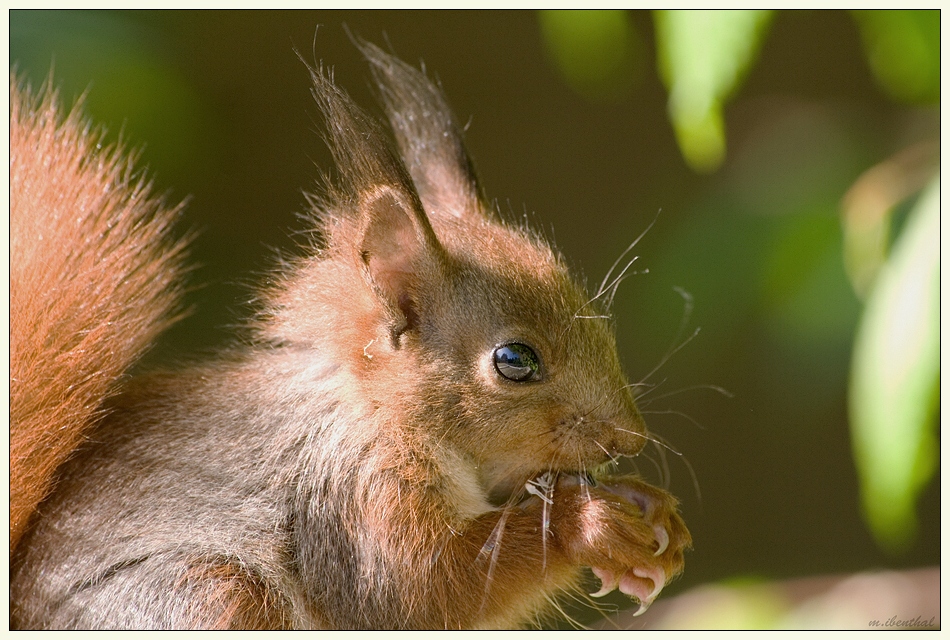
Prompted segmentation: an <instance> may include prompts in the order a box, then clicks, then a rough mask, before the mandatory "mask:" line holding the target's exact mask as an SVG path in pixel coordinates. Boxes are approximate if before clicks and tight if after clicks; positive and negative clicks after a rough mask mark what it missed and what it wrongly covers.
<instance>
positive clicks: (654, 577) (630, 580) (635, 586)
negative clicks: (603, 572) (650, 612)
mask: <svg viewBox="0 0 950 640" xmlns="http://www.w3.org/2000/svg"><path fill="white" fill-rule="evenodd" d="M637 578H645V579H647V580H650V581H651V582H652V583H653V591H651V592H650V593H646V592H645V590H644V583H643V582H642V581H641V580H637ZM665 585H666V572H665V571H664V570H663V569H662V568H661V567H655V568H654V569H631V570H629V571H627V572H626V573H625V574H623V577H621V579H620V585H619V586H620V591H621V593H625V594H627V595H628V596H633V597H634V598H636V599H637V601H639V603H640V608H639V609H637V611H636V613H634V614H633V615H634V616H640V615H643V614H644V613H646V610H647V609H648V608H649V607H650V605H651V604H653V601H654V600H656V597H657V596H658V595H660V592H661V591H662V590H663V587H664V586H665Z"/></svg>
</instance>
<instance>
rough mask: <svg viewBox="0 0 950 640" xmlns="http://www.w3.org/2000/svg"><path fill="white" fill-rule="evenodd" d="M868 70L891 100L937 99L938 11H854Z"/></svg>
mask: <svg viewBox="0 0 950 640" xmlns="http://www.w3.org/2000/svg"><path fill="white" fill-rule="evenodd" d="M853 14H854V18H855V20H856V21H857V23H858V26H859V27H860V28H861V37H862V39H863V41H864V47H865V50H866V51H867V55H868V61H869V62H870V64H871V69H872V70H873V71H874V74H875V76H876V77H877V79H878V81H879V82H880V84H881V86H882V87H883V88H884V89H885V90H886V91H888V92H889V93H890V94H891V95H892V96H894V97H895V98H897V99H899V100H906V101H908V102H923V103H933V102H937V101H938V100H939V99H940V11H938V10H919V9H918V10H913V9H909V10H891V11H881V10H861V11H854V12H853Z"/></svg>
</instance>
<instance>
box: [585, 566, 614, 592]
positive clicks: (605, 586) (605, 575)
mask: <svg viewBox="0 0 950 640" xmlns="http://www.w3.org/2000/svg"><path fill="white" fill-rule="evenodd" d="M591 570H592V571H593V572H594V575H595V576H597V577H598V578H600V590H599V591H597V592H596V593H592V594H590V597H591V598H602V597H603V596H605V595H607V594H608V593H610V592H611V591H613V590H614V589H616V588H617V586H618V585H619V584H620V578H619V577H618V576H617V575H616V574H615V573H614V572H613V571H609V570H607V569H598V568H597V567H591Z"/></svg>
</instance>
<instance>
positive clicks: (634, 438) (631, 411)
mask: <svg viewBox="0 0 950 640" xmlns="http://www.w3.org/2000/svg"><path fill="white" fill-rule="evenodd" d="M611 423H612V426H613V429H614V433H613V440H612V441H613V445H614V447H613V448H614V451H615V452H616V454H617V455H619V456H625V457H628V458H632V457H633V456H635V455H637V454H639V453H640V452H641V451H642V450H643V447H645V446H646V443H647V437H646V433H647V426H646V423H645V422H644V421H643V416H642V415H640V410H639V409H637V405H636V404H635V403H634V402H633V399H632V398H631V399H630V400H629V402H625V403H624V406H623V409H622V410H621V411H620V412H619V415H618V416H617V417H616V418H615V419H614V420H612V421H611Z"/></svg>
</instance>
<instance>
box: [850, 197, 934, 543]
mask: <svg viewBox="0 0 950 640" xmlns="http://www.w3.org/2000/svg"><path fill="white" fill-rule="evenodd" d="M939 296H940V188H939V181H938V180H934V181H933V182H932V183H931V184H930V185H929V186H928V187H927V189H926V190H925V192H924V193H923V195H922V196H921V197H920V199H919V200H918V202H917V203H916V205H915V206H914V208H913V210H912V211H911V213H910V214H909V217H908V220H907V223H906V225H905V228H904V230H903V232H902V234H901V236H900V237H899V238H898V240H897V242H896V243H895V245H894V249H893V251H892V253H891V255H890V257H889V258H888V260H887V262H885V264H884V266H883V267H882V268H881V271H880V272H879V274H878V277H877V279H876V280H875V282H874V285H873V287H872V289H871V291H870V294H869V296H868V301H867V306H866V308H865V310H864V314H863V317H862V319H861V322H860V324H859V327H858V333H857V337H856V341H855V347H854V356H853V361H852V368H851V385H850V390H849V395H850V397H849V404H850V411H851V434H852V445H853V450H854V457H855V463H856V464H857V468H858V475H859V478H860V482H861V492H862V495H861V497H862V504H863V508H864V514H865V517H866V519H867V521H868V524H869V526H870V528H871V531H872V533H873V534H874V536H875V538H876V539H877V540H878V542H879V544H881V545H882V546H884V547H885V548H886V549H888V550H891V551H895V552H896V551H900V550H903V549H905V548H907V546H908V545H909V544H910V543H911V542H912V540H913V538H914V535H915V533H916V527H917V518H916V514H915V504H916V500H917V498H918V496H919V494H920V492H921V490H922V489H923V488H924V486H925V485H926V483H927V481H928V480H929V479H930V478H932V477H933V473H934V470H935V465H936V461H937V445H936V437H935V434H934V424H935V412H936V410H937V407H938V387H939V381H940V301H939Z"/></svg>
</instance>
